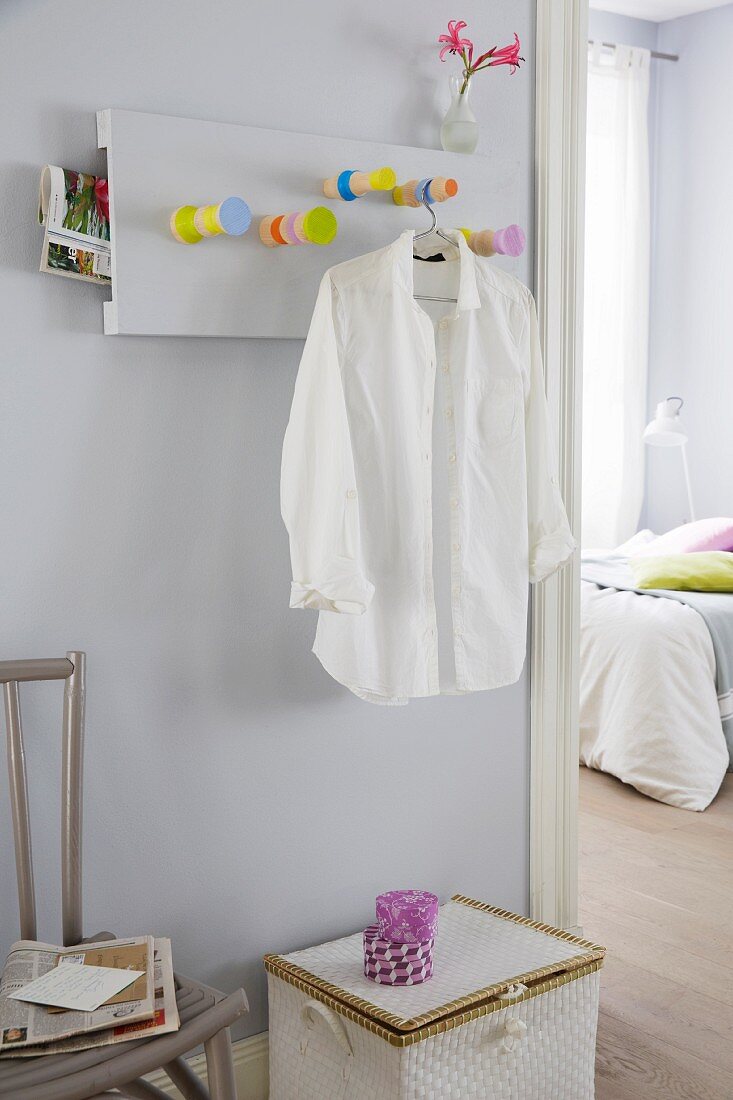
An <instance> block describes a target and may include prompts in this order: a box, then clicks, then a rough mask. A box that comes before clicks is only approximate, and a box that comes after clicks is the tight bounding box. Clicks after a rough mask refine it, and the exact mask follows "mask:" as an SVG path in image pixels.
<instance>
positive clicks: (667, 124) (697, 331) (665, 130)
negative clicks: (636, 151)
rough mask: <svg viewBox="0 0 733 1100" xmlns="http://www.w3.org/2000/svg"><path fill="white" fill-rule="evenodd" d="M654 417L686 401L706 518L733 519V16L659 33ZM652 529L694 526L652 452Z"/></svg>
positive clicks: (718, 14) (674, 25)
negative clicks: (677, 399) (671, 399)
mask: <svg viewBox="0 0 733 1100" xmlns="http://www.w3.org/2000/svg"><path fill="white" fill-rule="evenodd" d="M658 48H659V49H660V50H664V51H665V52H669V53H678V54H679V55H680V60H679V62H678V63H677V64H675V65H668V64H663V65H660V67H659V74H658V80H659V85H658V89H659V100H658V123H657V133H656V140H657V153H656V156H657V164H658V174H657V189H656V199H655V208H656V217H655V238H656V246H655V264H654V277H653V282H652V313H651V355H650V365H649V399H650V408H653V405H654V403H656V402H657V401H659V400H661V399H662V398H664V397H666V396H668V395H669V394H680V395H681V396H682V397H684V398H685V402H686V403H685V408H684V413H683V415H684V419H685V422H686V426H687V429H688V432H689V436H690V441H689V446H688V455H689V462H690V475H691V479H692V488H693V493H694V497H695V504H696V509H697V514H698V516H699V517H703V516H706V515H707V516H715V515H731V514H733V479H732V478H731V465H732V463H733V445H732V444H731V430H730V410H731V409H732V408H733V369H732V366H733V310H732V309H731V301H733V270H732V269H731V263H730V250H731V246H732V245H733V214H732V213H731V203H730V194H731V186H732V185H733V149H732V147H731V142H730V105H731V102H732V101H733V70H732V69H731V66H730V63H729V58H730V56H731V51H732V50H733V6H730V5H728V6H726V7H721V8H717V9H715V10H714V11H708V12H703V13H700V14H698V15H691V16H688V17H686V18H684V19H675V20H670V21H669V22H666V23H662V24H660V27H659V39H658ZM648 451H649V453H648V481H647V487H648V503H647V522H648V524H649V526H651V527H652V528H653V529H654V530H658V531H662V530H665V529H667V528H669V527H673V526H675V525H676V524H678V523H681V522H682V521H683V520H684V519H685V518H688V517H687V508H686V496H685V491H684V482H683V479H682V473H681V467H680V459H679V453H678V452H665V451H663V450H661V449H659V450H655V449H654V448H649V449H648Z"/></svg>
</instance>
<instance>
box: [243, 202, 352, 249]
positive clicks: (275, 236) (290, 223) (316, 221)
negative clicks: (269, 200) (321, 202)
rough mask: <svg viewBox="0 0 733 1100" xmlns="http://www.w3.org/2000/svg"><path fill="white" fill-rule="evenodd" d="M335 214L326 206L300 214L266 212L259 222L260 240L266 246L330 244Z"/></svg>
mask: <svg viewBox="0 0 733 1100" xmlns="http://www.w3.org/2000/svg"><path fill="white" fill-rule="evenodd" d="M337 230H338V222H337V221H336V215H335V214H334V213H333V211H332V210H329V209H328V207H327V206H314V207H313V209H312V210H306V211H305V212H304V213H302V214H300V213H299V214H268V216H267V217H266V218H263V219H262V221H261V222H260V240H261V241H262V243H263V244H264V245H267V247H268V248H277V246H278V245H280V244H330V243H331V241H332V240H333V238H334V237H335V236H336V232H337Z"/></svg>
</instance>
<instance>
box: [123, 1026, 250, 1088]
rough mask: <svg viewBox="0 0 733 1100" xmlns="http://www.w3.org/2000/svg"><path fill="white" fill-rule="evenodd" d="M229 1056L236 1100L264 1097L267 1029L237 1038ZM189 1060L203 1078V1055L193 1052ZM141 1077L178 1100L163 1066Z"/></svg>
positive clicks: (204, 1066)
mask: <svg viewBox="0 0 733 1100" xmlns="http://www.w3.org/2000/svg"><path fill="white" fill-rule="evenodd" d="M232 1056H233V1060H234V1075H235V1078H236V1082H237V1093H238V1095H239V1100H267V1094H268V1092H269V1074H268V1060H267V1032H266V1031H263V1032H262V1033H261V1034H260V1035H250V1036H249V1038H247V1039H239V1040H238V1041H237V1042H236V1043H233V1044H232ZM189 1061H190V1063H191V1068H192V1069H193V1070H195V1071H196V1073H198V1074H199V1076H200V1077H201V1078H202V1079H203V1080H204V1081H205V1080H206V1058H205V1057H204V1055H203V1054H196V1055H194V1057H193V1058H191V1059H189ZM145 1080H146V1081H150V1084H151V1085H157V1086H158V1088H159V1089H162V1090H163V1092H165V1093H166V1094H167V1095H168V1096H175V1097H178V1098H179V1100H181V1094H180V1092H179V1091H178V1089H177V1088H176V1086H175V1085H174V1084H173V1083H172V1082H171V1080H170V1078H169V1077H168V1076H167V1075H166V1074H165V1073H164V1072H163V1070H157V1071H156V1072H155V1073H151V1074H150V1075H149V1076H148V1077H146V1078H145Z"/></svg>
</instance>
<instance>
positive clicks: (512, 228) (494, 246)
mask: <svg viewBox="0 0 733 1100" xmlns="http://www.w3.org/2000/svg"><path fill="white" fill-rule="evenodd" d="M461 232H462V233H463V235H464V236H465V238H466V240H467V241H468V247H469V248H470V249H471V251H472V252H475V253H476V255H477V256H521V255H522V253H523V252H524V248H525V245H526V243H527V238H526V237H525V235H524V230H523V229H522V228H521V226H519V225H508V226H507V227H506V228H505V229H482V230H480V231H479V232H478V233H473V232H472V231H471V230H470V229H463V230H461Z"/></svg>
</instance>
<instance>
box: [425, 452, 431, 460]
mask: <svg viewBox="0 0 733 1100" xmlns="http://www.w3.org/2000/svg"><path fill="white" fill-rule="evenodd" d="M425 461H426V462H430V452H429V451H428V453H427V454H426V455H425Z"/></svg>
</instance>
